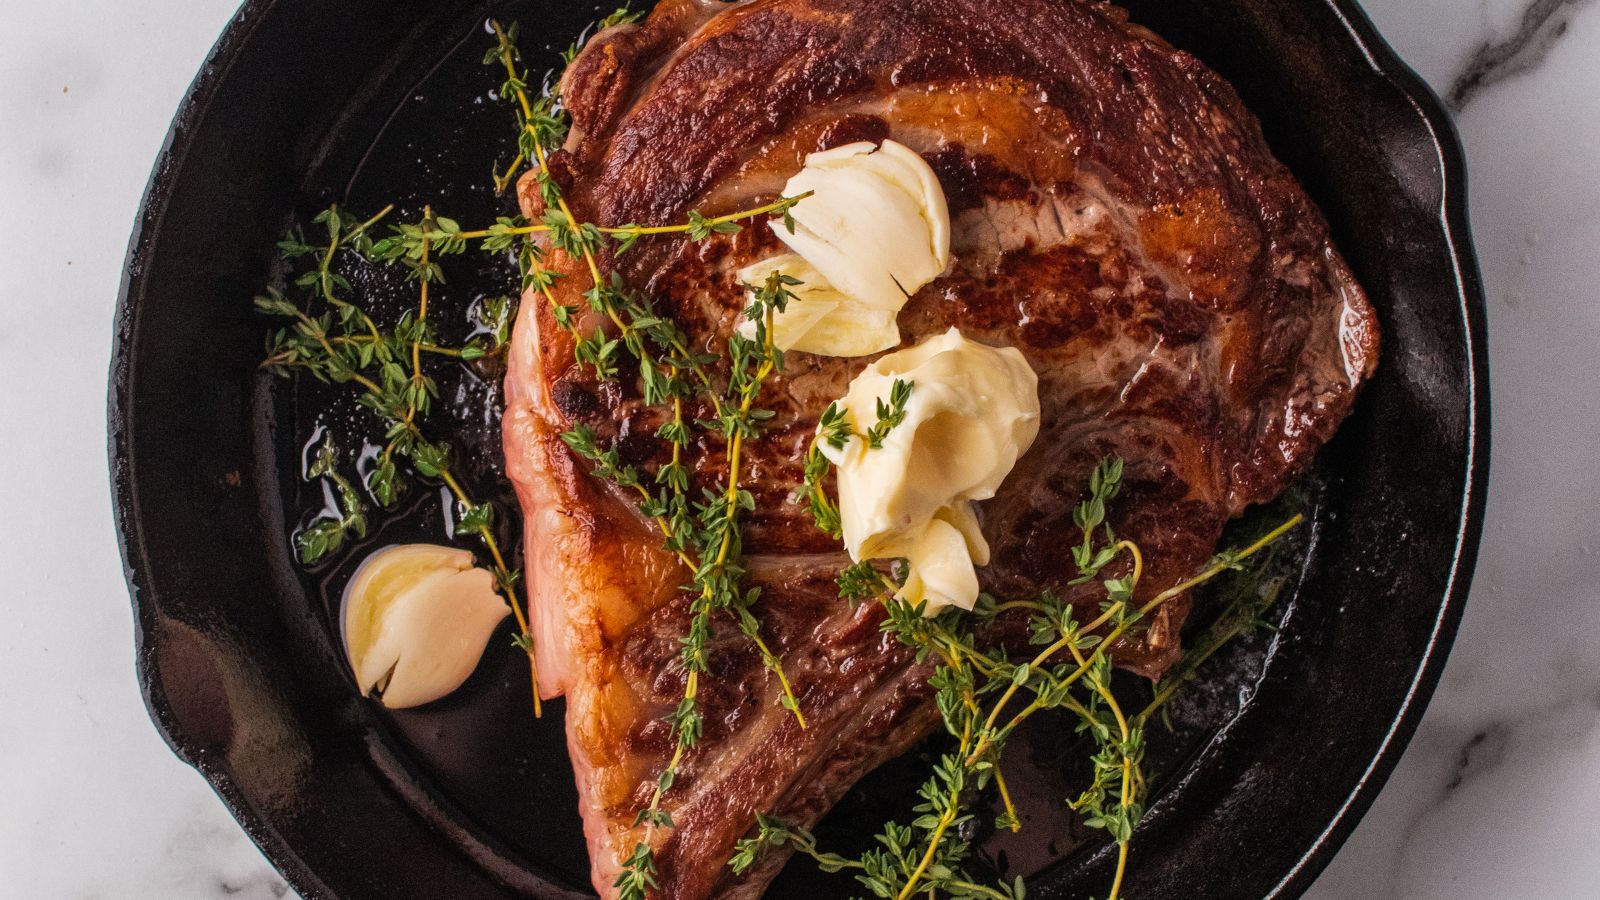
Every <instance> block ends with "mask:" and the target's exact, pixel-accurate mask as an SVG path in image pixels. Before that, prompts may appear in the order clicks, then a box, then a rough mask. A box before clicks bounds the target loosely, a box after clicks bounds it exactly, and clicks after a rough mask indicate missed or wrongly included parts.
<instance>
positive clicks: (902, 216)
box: [738, 141, 950, 356]
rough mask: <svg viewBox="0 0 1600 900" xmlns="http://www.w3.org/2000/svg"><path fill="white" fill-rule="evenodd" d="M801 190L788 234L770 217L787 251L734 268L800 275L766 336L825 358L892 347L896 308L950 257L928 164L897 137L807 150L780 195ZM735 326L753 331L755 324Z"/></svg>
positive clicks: (760, 275) (946, 218)
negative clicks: (803, 159) (792, 225)
mask: <svg viewBox="0 0 1600 900" xmlns="http://www.w3.org/2000/svg"><path fill="white" fill-rule="evenodd" d="M806 192H810V194H811V196H809V197H806V198H805V199H804V200H801V201H800V202H799V203H797V204H795V206H794V208H793V209H792V210H791V216H792V218H793V220H794V224H795V227H794V230H793V231H792V232H791V231H790V230H789V229H788V228H786V227H785V226H784V225H782V224H780V223H779V222H777V221H774V222H773V223H772V229H773V232H774V233H775V234H777V236H778V239H779V240H781V241H783V242H784V243H785V244H787V245H788V246H789V249H790V250H791V251H792V252H790V253H785V254H782V255H780V256H776V257H772V258H770V259H765V260H762V261H760V262H757V263H755V264H753V265H750V266H747V267H745V268H744V269H741V270H740V271H739V273H738V277H739V280H740V282H741V283H743V284H746V285H749V286H752V287H760V286H761V285H762V284H764V283H765V282H766V280H767V276H768V275H769V274H771V273H772V272H774V271H778V272H781V273H783V274H784V275H787V276H790V277H792V278H795V279H798V280H799V281H801V282H803V284H802V285H801V286H800V287H798V288H796V289H794V291H793V292H794V294H795V295H796V299H795V300H794V301H791V302H790V304H789V306H788V308H787V309H786V310H785V311H784V312H783V313H781V314H778V315H776V316H775V317H774V322H773V342H774V343H775V344H776V345H777V347H778V348H779V349H780V350H800V351H803V352H806V353H815V354H818V355H823V356H866V355H869V354H872V353H877V352H880V351H883V350H887V349H889V348H890V347H893V346H895V345H896V344H898V343H900V329H899V327H898V326H897V325H896V324H895V318H896V316H897V315H898V314H899V312H900V309H901V307H903V306H905V303H906V301H907V300H908V299H910V297H911V295H912V294H914V293H916V292H917V291H918V290H919V289H921V288H922V286H923V285H925V284H927V283H928V282H930V281H932V280H933V279H935V278H937V277H939V275H940V273H942V272H943V271H944V270H945V267H946V266H948V265H949V263H950V210H949V207H948V205H947V204H946V202H945V197H944V190H943V189H942V188H941V187H940V186H939V180H938V178H937V177H935V175H934V173H933V169H932V168H931V167H929V166H928V164H927V162H925V161H924V160H923V159H922V157H921V156H919V155H917V153H916V151H914V150H912V149H911V148H909V147H907V146H905V145H904V144H900V143H897V142H895V141H884V142H883V143H882V144H881V145H874V144H871V143H866V142H862V143H855V144H845V145H844V146H842V147H834V148H833V149H831V150H823V151H821V152H819V153H813V154H811V155H809V156H807V157H806V162H805V166H804V167H803V168H802V169H801V170H800V171H799V173H797V174H796V175H795V176H794V177H793V178H790V179H789V182H788V184H786V185H785V186H784V194H785V195H786V196H790V197H793V196H798V195H800V194H804V193H806ZM742 330H743V332H744V334H745V335H746V336H750V335H751V334H753V332H754V325H753V323H750V322H746V323H744V326H743V328H742Z"/></svg>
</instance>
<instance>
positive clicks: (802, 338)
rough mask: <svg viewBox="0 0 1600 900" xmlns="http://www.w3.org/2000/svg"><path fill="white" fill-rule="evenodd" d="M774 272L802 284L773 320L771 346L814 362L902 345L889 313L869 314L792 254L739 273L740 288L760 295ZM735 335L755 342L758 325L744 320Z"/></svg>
mask: <svg viewBox="0 0 1600 900" xmlns="http://www.w3.org/2000/svg"><path fill="white" fill-rule="evenodd" d="M773 272H780V273H782V274H783V275H785V276H787V277H789V278H792V279H795V280H796V281H799V282H800V283H799V284H797V285H793V286H791V287H790V288H789V293H790V294H791V295H792V297H791V298H790V300H789V302H788V304H787V305H786V306H785V307H784V310H783V312H778V313H774V314H773V317H772V343H773V345H774V346H776V347H777V348H778V349H779V350H784V351H788V350H799V351H801V352H802V353H814V354H816V355H818V356H869V355H871V354H873V353H879V352H881V351H884V350H887V349H889V348H890V347H893V346H895V345H897V344H899V343H900V327H899V326H898V325H896V324H895V318H896V314H895V313H894V311H892V310H883V309H873V308H871V307H866V306H862V305H861V304H859V303H856V302H855V301H853V300H851V299H850V298H849V297H846V296H845V295H844V294H842V293H840V292H839V291H838V290H837V289H835V288H834V287H833V285H831V284H829V283H828V282H827V279H825V278H823V277H822V273H820V272H818V271H817V270H816V267H815V266H812V265H811V264H810V263H809V262H806V260H805V259H804V258H803V257H801V256H800V255H799V254H795V253H782V254H779V255H777V256H773V257H768V258H767V259H763V260H761V261H759V262H755V263H752V264H750V265H748V266H745V267H744V268H743V269H740V270H739V274H738V277H739V282H740V283H741V284H743V285H745V286H746V287H749V288H753V289H760V288H761V286H762V285H764V284H766V282H767V276H769V275H771V274H772V273H773ZM739 333H740V334H742V335H744V336H745V337H747V338H750V339H752V340H753V339H754V338H755V336H756V324H755V322H754V321H751V320H750V319H746V320H745V321H743V322H742V323H740V325H739Z"/></svg>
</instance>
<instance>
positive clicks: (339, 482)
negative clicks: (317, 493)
mask: <svg viewBox="0 0 1600 900" xmlns="http://www.w3.org/2000/svg"><path fill="white" fill-rule="evenodd" d="M306 477H307V479H316V478H326V479H328V481H329V482H330V483H331V484H332V485H333V489H334V492H335V501H334V505H333V508H332V509H331V510H329V511H325V512H323V513H322V514H321V515H319V516H318V517H317V518H316V519H315V520H313V521H312V522H311V524H310V525H307V526H306V527H305V528H304V529H302V530H301V531H300V532H299V533H297V534H296V535H295V536H294V546H295V551H296V553H297V554H298V555H299V557H300V562H302V563H304V564H305V565H308V566H309V565H311V564H312V563H315V562H317V561H318V560H320V559H322V558H323V557H324V556H327V555H328V554H329V553H333V552H335V551H337V550H338V549H339V548H340V547H342V546H344V541H345V536H346V535H347V534H354V535H355V536H356V537H357V538H364V537H366V536H367V515H366V513H367V507H366V504H364V503H362V502H361V495H360V494H358V493H356V489H355V486H354V485H352V484H351V483H350V480H349V479H348V478H345V477H344V476H343V475H341V474H339V448H338V447H336V446H334V443H333V434H332V433H331V432H327V433H324V434H323V439H322V444H321V445H320V446H319V447H318V448H317V455H316V456H315V457H314V458H313V459H312V462H311V466H310V467H309V468H308V469H307V471H306Z"/></svg>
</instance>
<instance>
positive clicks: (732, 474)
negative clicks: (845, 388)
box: [408, 23, 805, 900]
mask: <svg viewBox="0 0 1600 900" xmlns="http://www.w3.org/2000/svg"><path fill="white" fill-rule="evenodd" d="M491 27H492V28H493V30H494V32H495V36H496V47H495V48H494V49H493V50H491V51H490V52H489V53H488V54H487V55H486V56H485V58H484V61H485V62H486V63H489V64H493V63H499V64H500V65H501V66H502V67H503V68H504V69H505V72H506V80H505V82H504V83H503V85H502V89H501V96H502V97H503V98H504V99H506V100H508V101H511V102H512V103H513V108H514V109H515V110H516V115H517V125H518V156H517V158H516V159H515V160H513V164H512V166H511V167H509V168H508V169H506V170H505V171H504V173H503V174H499V175H497V176H496V179H497V184H498V186H499V187H500V188H502V189H503V188H504V186H505V185H506V184H508V183H509V181H510V179H511V178H512V177H514V174H515V172H516V171H518V169H519V168H520V167H521V166H522V165H524V164H526V165H530V166H532V167H533V172H534V178H535V180H536V182H537V184H538V186H539V191H540V196H541V198H542V199H543V201H544V205H545V212H544V214H543V219H542V221H540V222H538V223H528V222H526V221H524V220H522V219H520V218H517V217H502V218H501V219H499V220H497V221H496V222H495V224H494V225H493V226H490V227H489V228H485V229H479V230H476V231H466V230H462V229H460V228H459V227H454V228H451V227H449V226H448V225H447V226H445V227H444V228H443V229H442V230H444V231H445V232H446V234H445V235H444V239H445V240H447V241H448V242H449V246H450V247H451V248H452V249H454V248H456V247H461V246H465V243H466V241H469V240H473V239H477V240H480V241H481V242H482V246H483V247H484V248H485V249H487V250H491V251H506V250H510V249H512V248H513V247H514V246H516V244H517V241H518V239H521V241H522V246H521V248H520V249H519V250H518V259H519V262H520V266H521V270H522V280H523V285H524V289H525V290H526V289H537V290H538V291H539V292H540V294H541V295H542V296H543V298H544V299H545V301H546V303H547V304H549V308H550V312H551V316H552V318H553V319H554V320H555V322H556V323H557V325H558V326H560V327H561V328H563V329H565V330H567V331H568V332H569V333H570V334H571V335H572V337H573V339H574V345H573V353H574V357H575V358H576V360H577V361H578V362H579V364H580V365H582V366H584V367H585V368H587V369H589V370H591V371H592V372H593V373H594V375H595V377H596V378H597V379H599V380H614V379H616V378H618V377H620V376H621V374H622V371H623V369H622V363H623V359H624V356H626V358H627V359H628V360H630V361H631V362H632V363H633V364H636V365H637V367H638V373H639V375H638V378H639V385H640V388H641V392H642V394H643V396H644V401H645V403H646V404H647V405H651V406H663V405H664V406H668V407H670V419H669V421H668V422H666V423H665V424H664V425H663V426H661V427H660V428H659V429H658V430H657V436H658V437H659V438H660V439H662V440H663V441H665V442H666V443H667V445H668V447H669V452H670V457H669V459H668V460H667V461H666V462H665V463H662V464H660V465H658V466H657V467H656V470H655V471H654V472H653V473H649V472H641V471H639V470H638V469H637V468H636V467H634V466H631V465H628V464H625V463H624V462H623V461H622V460H621V458H620V455H619V454H618V453H617V451H616V448H614V447H610V448H607V447H602V446H600V444H599V442H598V439H597V437H596V435H595V434H594V432H593V431H592V430H591V429H589V428H587V427H585V426H583V425H581V424H580V425H578V426H576V427H574V428H572V429H571V430H569V431H567V432H566V433H564V434H563V435H562V439H563V440H564V441H565V443H566V444H567V446H568V447H569V448H570V449H571V450H572V451H573V452H574V453H575V454H576V455H578V456H580V457H582V458H584V459H587V460H588V461H589V462H590V463H591V464H592V472H593V473H594V474H595V475H596V476H598V477H601V478H603V479H606V480H608V481H610V482H612V483H613V484H615V485H617V486H618V487H619V488H621V489H623V490H626V491H631V492H633V493H635V494H636V495H637V496H638V497H639V500H640V510H641V512H642V513H643V514H644V515H646V516H648V517H650V518H651V519H652V520H653V521H654V522H655V524H656V526H657V528H658V529H659V530H660V531H661V533H662V537H663V541H664V543H665V546H666V547H667V549H668V550H669V551H671V552H672V553H674V554H675V555H677V556H678V558H679V560H680V561H681V562H682V563H683V564H684V566H685V567H686V568H687V569H688V570H689V571H690V572H691V573H692V580H691V583H690V585H689V586H688V588H689V591H690V593H691V596H692V599H691V601H690V606H689V612H690V622H689V626H688V631H687V633H686V634H685V635H684V637H683V638H682V639H681V640H682V643H683V648H682V650H681V653H680V658H681V661H682V663H683V666H684V669H685V671H686V673H687V675H686V679H685V685H684V691H683V694H682V696H681V698H680V700H679V702H678V704H677V705H676V707H675V708H674V709H673V710H672V712H671V713H669V714H668V715H667V716H666V721H667V723H668V725H669V726H670V727H671V729H672V733H673V735H674V748H673V753H672V756H671V757H670V759H669V760H668V762H667V764H666V766H665V767H664V768H663V769H662V771H661V772H660V773H659V774H658V776H657V779H656V784H655V788H654V790H653V791H652V795H651V800H650V802H649V804H648V805H646V807H645V808H643V809H641V810H640V811H639V813H638V815H637V816H636V818H635V823H634V824H635V825H636V826H637V825H643V826H644V827H645V829H646V830H645V833H644V835H643V836H642V839H641V840H640V841H639V842H638V843H637V844H636V846H635V847H634V849H633V851H632V853H630V855H629V858H628V859H627V860H626V861H625V863H624V866H623V870H622V872H621V873H620V874H619V876H618V878H617V881H616V885H615V886H616V887H617V888H618V892H619V894H620V896H621V897H623V898H624V900H638V898H643V897H644V896H645V895H646V893H647V892H648V891H649V890H651V889H652V888H653V887H654V886H655V883H656V866H655V859H654V851H653V849H652V848H653V844H654V836H655V833H656V831H657V829H659V828H670V827H672V819H671V816H670V815H669V814H668V813H667V811H666V810H665V809H664V808H663V806H662V804H663V799H664V797H665V795H666V793H667V791H669V790H670V789H671V787H672V785H673V782H674V781H675V779H676V778H677V775H678V771H679V768H680V766H681V765H682V763H683V760H684V758H685V756H686V754H687V753H688V752H689V751H690V750H692V749H693V748H694V747H695V745H696V744H697V743H698V741H699V738H700V734H701V730H702V729H701V716H700V710H699V702H698V701H699V686H700V679H701V677H702V676H704V675H707V674H709V667H708V660H707V654H706V646H707V643H708V641H709V639H710V635H711V623H712V618H713V617H714V616H715V615H717V614H726V615H728V616H730V617H731V618H732V620H733V623H734V624H735V626H736V627H737V628H738V629H739V631H740V632H741V633H743V634H744V635H745V636H746V637H747V638H748V639H749V640H750V641H751V642H752V644H753V646H754V647H755V648H756V650H757V652H758V653H759V655H760V657H761V660H762V664H763V666H764V667H765V668H766V669H767V670H768V671H769V672H771V673H772V674H773V676H774V677H775V678H776V679H777V680H778V683H779V686H780V688H781V693H782V699H781V703H782V705H783V706H784V707H785V708H786V709H788V710H789V711H790V712H791V713H792V714H793V715H794V716H795V718H796V721H797V722H798V723H799V724H800V726H801V727H802V728H803V727H805V717H804V715H803V713H802V712H801V710H800V706H799V703H798V701H797V700H796V698H795V696H794V691H793V688H792V687H791V685H790V684H789V680H788V677H787V676H786V675H785V673H784V671H783V665H782V663H781V661H780V660H779V658H778V657H777V655H776V654H775V653H773V652H772V650H771V649H770V648H769V647H768V645H767V643H766V641H765V640H764V639H763V638H762V636H761V633H760V622H759V620H758V619H757V618H756V616H755V615H754V614H753V613H752V612H751V608H752V607H753V606H754V604H755V603H756V602H757V601H758V600H759V598H760V592H759V589H756V588H745V587H744V586H743V579H744V574H745V573H744V569H743V566H742V564H741V562H740V560H741V558H742V546H741V545H742V538H741V529H740V516H741V513H742V512H744V511H748V510H750V509H753V508H754V505H755V501H754V498H753V496H752V495H751V494H750V492H749V491H748V490H746V489H744V488H742V487H741V486H740V483H739V479H740V474H741V458H742V454H743V450H744V444H745V442H746V441H747V440H748V439H750V438H751V437H753V436H755V435H756V434H757V432H758V429H759V426H760V424H761V423H762V422H764V421H766V420H767V419H769V418H771V416H772V413H771V412H770V411H768V410H763V409H760V408H759V407H757V406H756V405H755V402H756V399H757V397H758V396H759V394H760V392H761V388H762V385H763V384H764V383H765V381H766V379H767V378H768V376H770V375H771V374H772V373H773V372H775V371H778V370H781V368H782V365H783V357H782V353H781V352H780V351H778V350H777V348H776V347H775V346H774V344H773V342H772V319H773V316H774V315H775V314H776V313H778V312H781V311H782V310H783V309H784V306H785V304H786V303H787V302H788V300H789V299H790V297H791V294H790V293H789V290H788V289H789V287H791V286H793V285H794V284H797V283H798V282H795V281H794V280H793V279H789V278H786V277H784V276H780V275H774V276H773V277H771V278H769V279H768V280H767V283H766V284H765V285H762V286H760V287H759V288H758V289H756V290H755V291H753V300H752V303H751V306H750V309H749V310H747V311H746V313H747V315H748V316H749V317H750V318H752V319H754V320H755V321H757V323H758V325H757V330H756V335H755V337H754V338H753V339H748V338H745V337H743V336H740V335H734V336H732V337H730V339H729V342H728V346H727V353H728V367H727V376H726V380H725V381H719V379H716V378H714V377H713V375H712V372H711V367H712V366H713V365H714V364H715V363H717V362H718V361H719V360H718V358H717V357H716V356H714V355H712V354H710V353H707V352H703V351H701V352H695V351H691V350H690V348H689V341H688V337H687V335H685V334H684V333H683V331H682V330H681V329H680V328H678V327H677V325H676V324H675V323H673V322H672V321H671V320H670V319H668V318H666V317H664V316H660V315H657V314H656V312H655V311H654V309H653V307H652V305H651V303H650V301H649V299H648V298H647V297H645V296H644V295H642V294H640V293H639V292H637V291H634V290H632V289H631V288H630V287H629V286H628V285H627V284H626V283H625V281H624V280H623V279H622V277H621V275H620V274H618V273H615V272H613V273H611V274H610V275H609V276H607V275H606V274H605V273H603V272H602V269H601V265H600V262H599V257H600V254H601V252H602V250H604V249H605V248H606V246H607V242H608V241H609V242H610V246H611V249H612V251H613V253H614V254H618V255H620V254H622V253H625V252H627V251H628V250H629V249H631V248H632V247H633V246H634V245H635V243H636V242H637V241H638V240H639V239H640V238H642V237H645V236H648V235H664V234H678V235H683V236H684V237H686V238H687V239H688V240H691V241H700V240H705V239H706V238H709V237H710V236H712V235H716V234H732V233H734V232H737V231H738V230H740V228H741V227H742V226H741V225H740V224H739V222H740V221H741V220H745V219H751V218H756V217H762V216H782V217H783V219H784V220H785V222H786V223H787V224H788V226H789V227H790V228H791V229H792V228H793V218H792V216H791V215H790V210H791V209H792V208H793V206H794V204H795V203H797V202H799V201H800V200H801V199H803V198H802V197H794V198H779V199H778V200H776V201H774V202H772V203H769V204H764V205H762V206H759V207H756V208H754V209H749V210H743V211H740V212H736V213H730V214H727V215H722V216H716V217H707V216H704V215H702V214H701V213H699V212H698V211H692V212H690V213H689V215H688V217H687V221H685V222H683V223H681V224H675V225H638V224H628V225H620V226H599V225H595V224H592V223H586V222H582V221H581V220H579V219H578V218H577V217H576V216H575V215H574V214H573V211H572V208H571V206H570V205H569V204H568V203H567V200H566V197H565V195H564V193H563V191H562V189H561V186H560V185H559V183H558V182H557V181H556V179H555V178H554V177H553V176H552V175H551V172H550V162H549V156H548V148H549V147H551V146H554V144H555V143H556V142H557V141H559V139H560V138H561V137H563V136H564V135H565V133H566V129H567V124H566V121H565V119H564V117H563V115H562V112H561V110H560V107H559V99H558V98H557V97H556V96H555V95H554V94H547V95H546V96H544V97H542V98H540V99H539V100H537V101H534V100H530V98H529V95H528V83H529V81H528V78H527V76H526V74H525V72H524V71H523V70H522V69H521V68H520V66H519V62H520V59H521V57H520V54H519V53H518V51H517V49H516V47H515V44H514V35H515V31H514V29H503V28H501V27H500V25H499V24H498V23H491ZM452 224H453V223H452ZM536 236H538V237H541V238H542V239H543V241H544V242H545V245H544V246H540V245H538V244H536V243H534V238H535V237H536ZM431 239H433V235H432V234H431V233H430V232H428V231H426V230H424V231H423V232H421V233H420V234H417V235H415V236H411V237H409V238H408V240H409V241H410V242H411V243H412V244H417V243H421V242H422V241H425V240H431ZM546 247H548V248H550V249H554V250H559V251H561V252H562V253H564V254H566V255H567V256H568V257H570V258H572V259H575V260H580V261H581V263H582V266H583V269H584V270H585V271H586V272H587V274H588V276H589V279H588V280H589V285H588V288H587V289H586V290H584V292H583V294H582V296H583V300H584V303H585V304H586V305H587V306H588V308H589V309H590V311H591V312H593V313H595V314H598V315H599V316H600V318H601V320H602V321H603V322H604V323H605V327H603V328H595V329H593V330H592V331H590V332H589V333H587V334H583V333H580V330H579V326H578V318H577V313H578V311H579V310H578V309H577V308H576V307H574V306H569V305H565V304H562V303H560V302H559V301H558V300H557V298H556V296H555V292H554V290H553V286H554V284H555V280H556V278H557V275H556V273H554V272H552V271H551V270H550V269H549V268H548V267H547V266H546V265H545V253H546V249H545V248H546ZM697 397H698V398H701V399H704V400H705V401H708V402H709V404H710V406H711V411H712V416H711V418H710V419H708V420H704V421H693V422H691V421H689V420H687V419H686V417H685V414H684V403H685V401H686V400H689V399H692V398H697ZM692 429H698V430H700V431H702V432H706V433H710V434H715V435H716V436H717V437H719V438H720V440H721V441H722V442H723V444H724V446H725V448H726V449H725V455H726V470H725V472H724V473H723V479H722V483H721V484H720V485H719V486H717V487H716V488H714V489H709V490H707V491H706V493H705V495H704V497H703V498H702V499H698V500H694V499H691V498H690V495H689V487H690V483H689V482H690V480H689V473H688V469H687V467H686V464H685V454H686V452H687V449H688V447H689V444H690V440H691V430H692Z"/></svg>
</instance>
